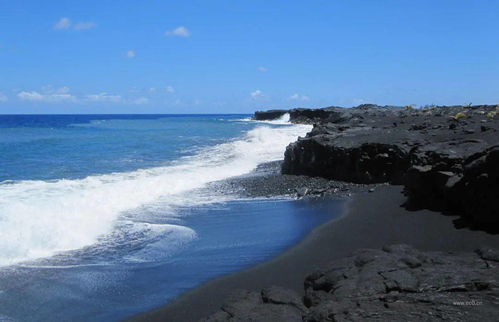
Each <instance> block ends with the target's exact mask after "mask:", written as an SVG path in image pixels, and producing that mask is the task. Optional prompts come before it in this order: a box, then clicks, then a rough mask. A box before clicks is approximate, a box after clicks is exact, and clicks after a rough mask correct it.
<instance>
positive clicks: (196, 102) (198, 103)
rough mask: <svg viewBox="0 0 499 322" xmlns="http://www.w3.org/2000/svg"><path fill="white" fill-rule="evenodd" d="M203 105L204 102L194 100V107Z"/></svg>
mask: <svg viewBox="0 0 499 322" xmlns="http://www.w3.org/2000/svg"><path fill="white" fill-rule="evenodd" d="M201 104H203V101H202V100H194V105H201Z"/></svg>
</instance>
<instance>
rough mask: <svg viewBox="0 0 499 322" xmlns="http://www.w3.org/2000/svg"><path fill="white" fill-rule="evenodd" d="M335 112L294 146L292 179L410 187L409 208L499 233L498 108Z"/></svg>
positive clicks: (286, 168) (288, 159) (289, 165)
mask: <svg viewBox="0 0 499 322" xmlns="http://www.w3.org/2000/svg"><path fill="white" fill-rule="evenodd" d="M333 109H334V111H335V113H337V115H336V116H335V120H332V119H331V118H328V119H324V120H319V121H317V120H316V121H317V123H316V124H315V125H314V128H313V130H312V131H311V132H310V133H308V134H307V136H306V137H305V138H300V139H299V140H298V141H297V142H295V143H292V144H290V145H289V146H288V148H287V149H286V152H285V158H284V163H283V166H282V172H283V173H284V174H300V175H309V176H318V177H325V178H328V179H334V180H343V181H348V182H354V183H383V182H388V183H392V184H404V185H405V191H406V193H407V195H408V197H409V201H408V203H407V206H408V207H412V208H418V207H424V208H430V209H436V210H442V211H445V212H451V213H455V214H461V215H463V217H464V218H466V219H467V220H468V221H469V222H471V223H472V224H473V225H475V226H482V227H484V226H487V228H494V227H491V226H490V224H494V225H495V228H497V229H499V211H498V205H497V202H493V200H494V198H497V197H499V180H498V179H497V178H498V175H497V173H498V169H499V162H496V161H495V160H497V153H498V152H497V151H498V148H497V146H496V145H497V144H498V143H499V108H498V107H497V106H495V105H494V106H490V105H489V106H486V105H483V106H447V107H432V108H425V109H418V110H415V109H412V108H397V107H380V106H376V105H361V106H359V107H356V108H351V109H340V108H333ZM485 187H486V188H485ZM494 196H495V197H494Z"/></svg>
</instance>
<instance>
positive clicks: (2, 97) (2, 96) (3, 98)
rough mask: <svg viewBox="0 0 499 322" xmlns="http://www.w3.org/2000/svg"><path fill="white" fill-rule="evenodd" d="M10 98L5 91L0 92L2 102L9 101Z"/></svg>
mask: <svg viewBox="0 0 499 322" xmlns="http://www.w3.org/2000/svg"><path fill="white" fill-rule="evenodd" d="M8 100H9V99H8V98H7V96H5V95H4V94H3V93H0V102H7V101H8Z"/></svg>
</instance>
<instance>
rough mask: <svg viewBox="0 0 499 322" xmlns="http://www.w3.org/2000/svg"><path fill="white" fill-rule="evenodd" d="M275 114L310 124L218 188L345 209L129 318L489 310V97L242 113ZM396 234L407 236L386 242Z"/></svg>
mask: <svg viewBox="0 0 499 322" xmlns="http://www.w3.org/2000/svg"><path fill="white" fill-rule="evenodd" d="M285 113H288V114H289V115H290V120H291V122H295V123H311V124H314V127H313V129H312V131H311V132H309V133H308V134H307V136H306V137H305V138H299V139H298V141H296V142H294V143H291V144H290V145H289V146H288V147H287V149H286V152H285V155H284V161H283V163H282V164H281V163H279V162H277V163H272V164H267V165H264V166H262V167H261V168H259V169H257V171H256V174H260V175H254V176H251V177H246V178H237V179H235V180H229V181H227V182H226V183H224V184H226V185H229V186H230V187H233V188H234V189H233V190H234V191H237V192H238V193H241V194H243V195H247V196H250V197H252V196H254V197H272V196H276V195H286V194H287V195H290V194H291V195H296V196H297V197H300V198H346V200H347V203H346V206H345V209H344V215H343V216H342V217H340V218H339V219H336V220H333V221H331V222H329V223H327V224H325V225H323V226H321V227H319V228H317V229H315V230H314V231H313V232H312V233H311V234H310V235H309V236H308V237H306V238H305V239H304V240H303V241H302V242H300V243H299V244H298V245H296V246H295V247H292V248H291V249H289V250H288V251H286V252H285V253H284V254H282V255H280V256H279V257H277V258H275V259H274V260H271V261H270V262H267V263H264V264H261V265H257V266H255V267H253V268H251V269H248V270H245V271H242V272H239V273H236V274H233V275H230V276H226V277H222V278H219V279H216V280H214V281H211V282H208V283H206V284H204V285H202V286H201V287H199V288H197V289H195V290H193V291H190V292H188V293H187V294H184V295H182V296H180V297H179V298H177V299H176V300H174V301H173V302H172V303H170V304H168V305H166V306H164V307H162V308H159V309H157V310H155V311H152V312H148V313H144V314H142V315H139V316H137V317H134V318H133V320H136V321H141V320H144V321H146V320H147V321H197V320H199V319H203V318H206V317H208V316H210V314H212V313H213V312H216V313H215V315H212V316H210V318H209V319H208V320H209V321H229V320H230V321H232V320H238V321H239V320H240V319H242V320H248V319H250V320H255V321H267V320H279V321H281V320H282V321H288V320H296V321H302V319H303V320H305V321H329V320H331V319H336V317H338V318H340V320H341V319H343V318H346V319H347V320H351V319H353V320H356V319H359V318H363V319H364V318H368V317H369V318H374V319H376V318H379V317H380V316H382V317H385V318H389V317H392V318H393V317H396V318H397V319H398V320H406V319H411V318H416V317H415V316H411V314H412V313H411V312H413V311H418V310H427V311H425V313H424V314H422V315H419V316H417V319H419V320H422V321H425V320H427V319H428V318H433V317H438V318H439V319H446V318H450V319H454V320H455V319H458V320H463V321H464V320H466V318H467V317H471V318H473V319H482V318H487V317H490V316H491V315H492V316H493V315H494V314H497V312H499V311H498V310H499V308H498V306H497V305H496V302H498V300H497V297H498V292H497V289H498V287H497V280H498V279H499V273H498V271H497V269H496V267H497V262H499V252H497V251H496V250H494V248H496V249H497V248H499V236H498V234H497V232H498V230H499V228H498V227H499V226H498V224H499V221H498V217H497V216H498V213H499V208H498V204H497V197H498V193H499V171H498V167H497V164H498V162H499V146H498V145H497V142H498V141H497V140H498V134H497V133H498V131H499V128H498V126H499V122H498V119H497V115H498V114H499V107H498V106H496V105H479V106H471V105H468V106H443V107H436V106H430V107H426V108H422V109H413V108H412V107H410V106H408V107H396V106H377V105H372V104H365V105H360V106H358V107H355V108H350V109H345V108H340V107H329V108H325V109H315V110H309V109H294V110H289V111H285V110H281V111H267V112H257V113H255V118H256V119H271V118H275V117H279V116H282V115H283V114H285ZM352 195H353V197H352V198H350V197H351V196H352ZM396 244H406V245H407V246H388V245H396ZM384 246H385V247H384ZM380 248H382V249H383V250H380ZM360 249H371V250H369V251H366V253H362V252H361V253H360V254H359V250H360ZM477 249H479V250H478V251H477V252H475V253H473V251H475V250H477ZM435 252H436V253H435ZM449 252H457V253H455V254H451V253H449ZM353 253H355V254H356V255H354V257H351V255H352V254H353ZM349 256H350V257H349ZM337 260H338V261H337ZM332 261H335V262H334V263H331V262H332ZM328 265H329V266H328ZM314 271H315V273H314ZM428 272H431V273H428ZM312 273H313V274H312ZM309 274H312V275H309ZM305 278H307V279H306V280H305ZM304 282H305V285H304ZM272 286H277V287H282V289H277V290H276V289H274V290H272V291H268V288H269V287H272ZM304 286H305V287H304ZM338 288H340V289H341V291H340V292H338V293H337V292H336V290H337V289H338ZM242 289H244V290H247V291H250V292H249V293H244V292H243V293H241V292H240V290H242ZM260 290H262V291H261V292H259V291H260ZM294 292H296V293H294ZM451 292H460V293H459V295H458V296H457V297H456V295H455V294H454V293H451ZM236 293H237V295H235V294H236ZM366 295H367V296H368V297H369V298H370V299H369V300H366ZM388 298H395V300H388ZM477 298H478V299H479V300H480V299H482V300H483V299H485V300H486V301H485V302H484V303H486V304H485V305H484V306H483V307H481V311H474V312H470V311H469V310H468V309H467V308H462V309H459V308H456V307H454V306H455V305H454V304H453V302H452V301H451V300H455V301H461V300H463V301H465V302H466V303H467V302H469V301H470V300H475V299H477ZM442 299H444V300H442ZM445 299H447V300H446V301H447V302H449V301H450V302H449V303H444V302H445ZM228 300H229V302H227V301H228ZM387 301H392V302H390V303H393V302H396V304H395V305H396V306H397V308H396V309H392V310H389V309H388V308H389V307H390V305H391V304H388V302H387ZM478 302H480V301H478ZM332 303H334V304H332ZM345 303H346V304H345ZM383 303H384V304H383ZM401 303H402V306H400V305H401ZM403 303H405V304H403ZM421 303H425V304H421ZM473 303H475V302H473ZM480 303H481V302H480ZM380 305H381V307H380ZM404 305H405V306H404ZM453 305H454V306H453ZM222 306H223V308H222V310H219V311H217V310H218V309H219V308H220V307H222ZM359 308H360V309H359ZM387 309H388V310H387ZM466 314H468V315H466ZM465 315H466V316H465Z"/></svg>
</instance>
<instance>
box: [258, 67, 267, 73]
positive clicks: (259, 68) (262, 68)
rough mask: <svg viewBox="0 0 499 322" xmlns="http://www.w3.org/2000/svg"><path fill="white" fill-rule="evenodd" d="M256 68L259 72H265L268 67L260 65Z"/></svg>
mask: <svg viewBox="0 0 499 322" xmlns="http://www.w3.org/2000/svg"><path fill="white" fill-rule="evenodd" d="M258 70H259V71H261V72H266V71H268V68H266V67H262V66H260V67H258Z"/></svg>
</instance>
